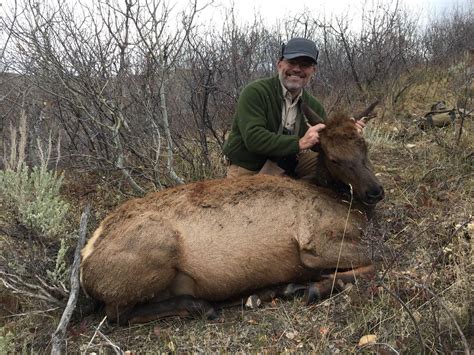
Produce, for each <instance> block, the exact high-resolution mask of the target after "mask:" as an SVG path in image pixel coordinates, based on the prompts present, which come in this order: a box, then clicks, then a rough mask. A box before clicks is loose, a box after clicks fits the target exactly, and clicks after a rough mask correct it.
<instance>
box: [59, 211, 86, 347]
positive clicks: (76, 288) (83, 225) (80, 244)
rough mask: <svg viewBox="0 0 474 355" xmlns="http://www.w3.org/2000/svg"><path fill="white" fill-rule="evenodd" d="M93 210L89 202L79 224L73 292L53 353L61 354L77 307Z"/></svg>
mask: <svg viewBox="0 0 474 355" xmlns="http://www.w3.org/2000/svg"><path fill="white" fill-rule="evenodd" d="M90 210H91V206H90V204H87V206H86V208H85V209H84V212H83V213H82V216H81V222H80V226H79V240H78V241H77V245H76V250H75V252H74V261H73V263H72V267H71V292H70V293H69V299H68V301H67V305H66V308H65V309H64V312H63V315H62V316H61V320H60V321H59V325H58V328H57V329H56V331H55V332H54V333H53V335H52V349H51V354H54V355H56V354H61V350H62V343H63V341H64V336H65V334H66V327H67V325H68V324H69V321H70V320H71V316H72V312H73V311H74V308H75V307H76V301H77V296H78V294H79V267H80V264H81V249H82V247H83V246H84V243H85V241H86V232H87V219H88V218H89V213H90Z"/></svg>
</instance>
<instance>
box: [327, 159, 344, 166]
mask: <svg viewBox="0 0 474 355" xmlns="http://www.w3.org/2000/svg"><path fill="white" fill-rule="evenodd" d="M329 160H330V161H331V163H333V164H335V165H341V162H340V161H338V160H336V159H329Z"/></svg>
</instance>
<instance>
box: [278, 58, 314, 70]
mask: <svg viewBox="0 0 474 355" xmlns="http://www.w3.org/2000/svg"><path fill="white" fill-rule="evenodd" d="M285 62H286V63H288V65H290V66H292V67H296V66H299V67H301V68H302V69H308V68H311V67H313V66H315V65H316V64H315V63H314V62H313V61H312V60H311V59H303V58H295V59H285Z"/></svg>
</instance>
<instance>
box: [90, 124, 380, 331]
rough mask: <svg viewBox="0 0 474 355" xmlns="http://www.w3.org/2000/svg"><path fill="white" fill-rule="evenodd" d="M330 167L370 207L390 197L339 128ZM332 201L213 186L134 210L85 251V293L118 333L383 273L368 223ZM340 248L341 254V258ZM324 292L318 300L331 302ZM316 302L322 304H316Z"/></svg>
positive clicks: (316, 292)
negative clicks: (262, 293) (288, 287)
mask: <svg viewBox="0 0 474 355" xmlns="http://www.w3.org/2000/svg"><path fill="white" fill-rule="evenodd" d="M321 148H322V153H321V154H320V156H319V159H320V163H321V164H320V167H324V169H325V171H326V175H327V178H328V179H332V180H333V181H339V182H343V183H345V184H351V186H352V188H353V192H354V194H355V195H356V196H358V198H359V199H360V200H361V201H363V202H365V203H366V204H368V205H374V204H375V203H377V202H378V201H379V200H380V199H382V198H383V189H382V187H381V185H380V183H379V182H378V180H377V178H376V177H375V175H374V173H373V172H372V169H371V167H370V164H369V162H368V159H367V148H366V145H365V142H364V140H363V138H362V137H360V136H359V135H358V134H357V132H356V129H355V126H354V124H353V123H352V122H351V121H350V120H349V119H348V118H347V117H346V116H339V117H333V118H332V119H330V120H329V121H328V123H327V128H326V129H325V130H324V131H323V133H322V135H321ZM348 211H349V209H348V204H347V203H346V202H343V201H342V200H341V198H339V196H338V195H337V194H335V193H334V192H333V191H331V190H329V189H326V188H322V187H317V186H314V185H313V184H309V183H307V182H301V181H296V180H292V179H290V178H286V177H275V176H269V175H255V176H251V177H245V178H237V179H223V180H211V181H203V182H197V183H191V184H187V185H182V186H178V187H175V188H170V189H167V190H163V191H160V192H154V193H150V194H148V195H147V196H145V197H143V198H140V199H133V200H129V201H127V202H125V203H124V204H122V205H121V206H119V207H118V208H117V209H116V210H115V211H114V212H112V213H111V214H110V215H109V216H108V217H106V218H105V219H104V221H103V222H102V223H101V224H100V226H99V228H98V229H97V230H96V231H95V233H94V235H93V236H92V238H91V239H90V240H89V241H88V243H87V245H86V246H85V247H84V249H83V250H82V263H81V284H82V287H83V289H84V290H85V292H86V293H87V294H88V295H90V296H91V297H93V298H95V299H97V300H100V301H102V302H104V303H105V306H106V313H107V315H108V317H109V319H111V320H115V321H118V322H119V323H123V324H126V323H135V322H144V321H149V320H152V319H156V318H161V317H164V316H169V315H187V314H190V313H194V312H204V313H205V314H207V315H208V316H213V315H214V314H215V313H214V309H213V306H212V305H214V304H216V303H219V302H221V301H224V300H228V299H232V298H234V297H236V296H239V295H245V294H247V295H248V294H249V293H250V292H252V291H254V290H257V289H261V288H265V287H272V286H275V285H282V284H289V283H292V282H308V281H314V280H316V279H317V278H318V277H319V276H320V275H321V272H323V271H324V270H328V269H332V270H335V269H338V270H345V272H341V273H340V274H339V273H338V274H336V275H337V277H338V278H340V279H342V280H343V281H350V280H353V279H354V277H355V276H356V275H366V274H370V272H373V267H372V262H371V259H370V258H369V256H368V253H367V247H366V246H365V245H364V244H363V243H362V242H361V237H362V235H363V232H364V229H365V228H366V224H367V218H366V216H365V214H364V213H361V212H360V211H357V210H354V209H352V210H350V212H348ZM341 243H343V244H342V247H341ZM332 285H333V282H332V280H328V279H326V280H323V281H318V282H314V283H313V284H311V286H310V288H309V295H310V298H312V297H316V298H318V297H323V296H325V295H326V294H328V293H329V291H330V290H331V287H332ZM309 301H311V299H309Z"/></svg>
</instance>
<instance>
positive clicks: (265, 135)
mask: <svg viewBox="0 0 474 355" xmlns="http://www.w3.org/2000/svg"><path fill="white" fill-rule="evenodd" d="M269 101H271V100H265V93H264V92H262V90H259V88H256V87H253V86H247V87H246V88H245V89H244V90H243V91H242V93H241V94H240V97H239V101H238V104H237V125H238V126H239V130H240V133H241V134H242V139H243V141H244V144H245V146H246V148H247V149H248V150H249V151H250V152H253V153H256V154H260V155H263V156H268V157H276V158H278V157H284V156H288V155H291V154H296V153H298V152H299V143H298V142H299V137H298V136H296V135H282V134H278V133H275V132H272V131H270V130H269V129H268V128H267V127H268V125H269V123H268V122H267V119H268V118H267V117H268V114H269V112H268V111H269V110H270V108H269V107H268V106H269V104H268V102H269ZM280 114H281V113H280Z"/></svg>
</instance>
